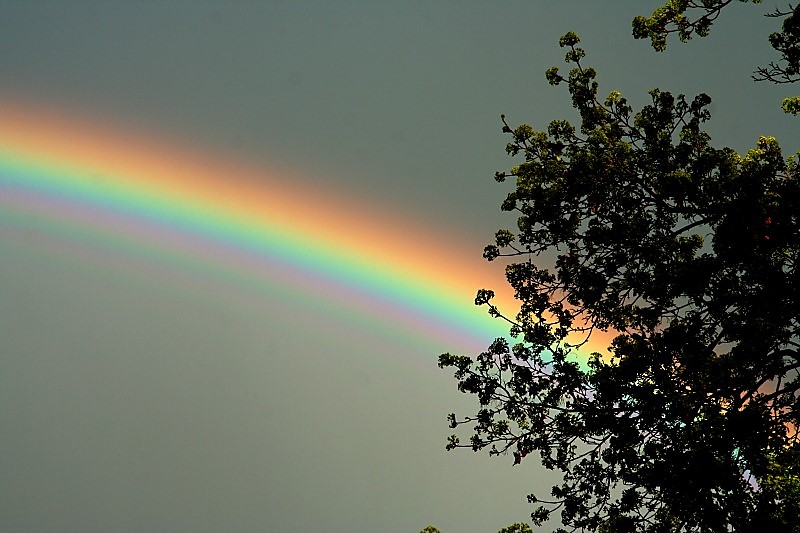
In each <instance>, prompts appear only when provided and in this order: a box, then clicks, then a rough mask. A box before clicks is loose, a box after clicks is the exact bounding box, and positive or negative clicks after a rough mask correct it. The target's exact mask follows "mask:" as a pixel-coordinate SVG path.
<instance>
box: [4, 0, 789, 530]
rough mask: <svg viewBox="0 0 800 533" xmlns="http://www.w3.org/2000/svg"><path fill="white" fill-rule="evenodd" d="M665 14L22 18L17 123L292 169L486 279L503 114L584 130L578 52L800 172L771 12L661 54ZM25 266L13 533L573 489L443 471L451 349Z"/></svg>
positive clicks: (507, 11) (9, 314) (339, 519)
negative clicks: (772, 66)
mask: <svg viewBox="0 0 800 533" xmlns="http://www.w3.org/2000/svg"><path fill="white" fill-rule="evenodd" d="M657 4H658V2H652V1H649V2H644V1H641V0H638V1H633V0H631V1H622V0H619V1H611V0H607V1H598V0H591V1H573V0H561V1H558V2H552V1H548V2H545V1H534V0H529V1H519V2H517V1H498V2H477V1H476V2H471V1H462V2H454V1H436V2H435V1H427V2H423V1H417V2H393V3H390V2H376V1H364V2H348V1H343V2H331V1H324V2H323V1H320V2H310V1H304V2H289V1H286V2H266V1H265V2H255V1H244V0H241V1H232V0H228V1H226V2H221V1H220V2H212V1H205V2H201V1H196V0H192V1H188V0H187V1H164V2H156V1H144V0H141V1H127V2H126V1H121V0H120V1H97V2H87V1H83V0H72V1H70V2H63V1H51V2H44V1H32V0H25V1H22V0H20V1H11V0H0V100H9V101H16V100H18V99H24V100H25V101H26V102H34V103H36V102H41V103H43V104H46V105H47V106H48V107H49V108H53V109H63V110H64V111H65V112H68V113H70V114H73V115H75V116H83V117H87V118H88V119H92V118H102V119H104V120H109V119H110V120H112V121H113V122H114V123H115V124H118V125H119V128H120V130H121V131H125V130H127V129H130V130H133V129H135V130H137V131H145V132H146V131H152V132H153V133H154V134H155V133H158V134H164V135H169V136H172V137H174V138H177V139H180V140H181V141H182V142H185V143H187V144H189V145H192V146H194V147H197V148H198V149H201V150H204V151H207V152H208V153H211V154H221V155H224V156H226V157H242V158H246V159H247V160H250V161H256V162H262V163H263V164H265V165H276V166H279V167H283V168H291V169H293V171H295V172H296V174H295V175H299V176H304V177H306V178H307V180H308V182H307V183H305V184H304V185H311V186H315V185H318V186H319V187H322V188H326V189H328V190H336V191H338V192H340V193H342V194H344V195H347V196H350V197H352V198H354V199H356V200H357V201H359V202H368V203H369V204H370V205H372V206H377V208H379V209H382V210H385V211H387V212H391V213H394V214H397V215H399V216H401V217H405V218H406V219H408V220H414V221H417V222H421V223H422V224H425V225H430V226H431V227H433V228H436V229H437V230H439V231H441V232H443V233H444V234H445V235H452V238H453V240H454V241H458V242H463V243H466V244H465V246H472V247H474V250H475V254H474V260H475V261H476V262H479V261H481V256H480V251H481V249H482V246H483V245H484V244H485V243H486V242H487V241H488V240H489V238H490V236H491V235H492V233H493V232H494V231H495V230H496V229H497V228H498V227H499V226H500V225H508V220H506V219H504V218H503V217H502V216H501V215H500V214H499V207H498V206H499V203H500V201H501V199H502V198H503V197H504V196H505V194H506V193H507V192H508V191H507V190H506V189H504V187H503V186H501V185H498V184H496V183H495V182H494V181H493V179H492V176H493V174H494V171H495V170H500V169H505V168H507V167H508V166H511V165H512V164H513V161H512V160H510V159H508V158H507V157H506V156H505V152H504V147H505V143H506V142H507V141H506V139H505V138H504V137H503V135H502V134H501V133H500V126H501V125H500V122H499V115H500V114H501V113H505V114H506V115H507V117H508V119H509V121H510V122H512V123H515V124H516V123H519V122H528V123H532V124H533V125H534V126H535V127H543V126H544V125H545V124H546V122H547V121H549V120H551V119H560V118H574V113H572V110H571V109H570V107H569V97H568V95H567V94H566V91H565V90H564V89H563V88H554V87H550V86H549V85H548V84H547V82H546V81H545V79H544V71H545V70H546V69H547V68H548V67H550V66H551V65H554V64H559V65H561V64H562V58H563V51H562V50H560V49H559V48H558V46H557V41H558V37H559V36H560V35H562V34H563V33H565V32H566V31H568V30H574V31H576V32H577V33H579V34H580V35H581V37H582V38H583V46H584V47H585V48H586V50H587V52H588V57H587V58H586V60H585V62H586V64H587V65H593V66H595V67H596V68H597V69H598V72H599V76H598V81H599V82H600V91H601V93H602V94H607V93H608V92H609V91H611V90H619V91H621V92H622V93H623V95H625V96H626V97H628V99H629V100H630V101H631V102H632V103H634V104H636V105H640V104H642V103H644V102H645V101H646V98H647V95H646V91H647V90H649V89H651V88H653V87H660V88H662V89H663V90H670V91H673V92H675V93H679V92H683V93H686V94H687V95H694V94H696V93H698V92H706V93H708V94H710V95H711V97H712V99H713V102H714V103H713V104H712V107H711V110H712V114H713V119H712V122H711V124H710V125H709V130H710V132H711V133H712V138H713V140H714V142H715V143H716V144H717V145H718V146H722V145H729V146H732V147H733V148H735V149H737V150H740V151H742V150H746V149H747V148H748V147H750V146H752V145H754V143H755V141H756V140H757V138H758V136H759V135H765V134H768V135H775V136H777V137H778V139H779V140H781V141H782V145H783V146H784V150H785V151H786V152H787V153H791V152H793V151H794V150H795V149H796V148H797V146H796V133H795V132H796V131H797V129H796V128H797V124H798V123H797V121H796V120H792V119H791V118H788V117H786V116H784V115H783V114H782V113H781V112H780V109H779V103H780V100H781V99H782V98H783V97H785V96H788V95H789V93H788V92H787V88H786V87H774V86H768V85H764V84H756V83H754V82H752V81H751V80H750V73H751V72H752V70H753V68H754V67H755V66H756V65H758V64H765V63H766V62H768V61H769V60H770V59H773V55H772V54H771V50H770V48H769V45H768V42H767V40H766V36H767V35H768V33H769V32H770V31H774V22H775V21H774V20H770V19H764V18H762V17H760V16H759V14H760V13H762V12H764V9H765V8H764V7H762V6H752V5H749V4H746V5H745V4H739V3H738V2H737V3H736V4H735V5H732V6H731V7H730V8H729V9H728V10H727V11H725V12H724V13H723V14H722V16H720V18H719V20H718V21H717V23H716V25H715V26H714V28H713V30H714V31H712V34H711V36H710V37H709V38H706V39H702V40H696V41H693V42H691V43H689V44H686V45H679V43H672V44H671V47H670V51H669V52H668V53H665V54H656V53H655V52H653V51H652V49H651V48H649V46H648V45H647V44H646V43H645V42H642V41H634V40H633V39H632V38H631V36H630V20H631V19H632V18H633V17H634V16H635V15H637V14H647V12H648V10H652V8H653V7H654V6H655V5H657ZM771 7H772V6H767V8H771ZM0 194H3V190H2V189H0ZM0 220H2V211H0ZM20 242H21V241H19V240H18V239H14V238H13V235H11V234H10V232H9V231H0V257H1V258H2V260H0V302H2V303H0V368H1V369H2V371H0V427H2V428H3V429H2V438H0V530H3V531H41V532H46V531H53V532H55V531H76V532H78V531H186V532H201V531H208V532H213V531H242V532H244V531H353V532H365V533H366V532H373V531H397V532H416V531H418V530H419V529H421V528H422V527H424V526H425V525H427V524H429V523H433V524H436V525H437V526H438V527H439V528H441V530H442V531H443V532H444V533H455V532H472V531H474V532H485V531H496V530H498V529H499V528H500V527H502V526H505V525H508V524H510V523H512V522H515V521H523V520H525V519H527V517H528V515H529V513H530V511H531V510H532V509H531V508H530V506H528V505H527V504H526V503H525V495H526V494H527V493H528V492H530V491H532V490H535V489H539V490H541V489H542V487H546V486H547V485H548V483H547V476H548V475H547V474H546V473H544V472H542V471H540V470H539V469H537V468H536V466H535V465H533V464H530V465H523V466H521V467H515V468H512V467H511V463H512V460H511V459H510V458H508V457H504V458H497V459H489V458H488V457H486V456H483V455H475V454H472V453H471V452H468V451H460V452H450V453H446V452H445V451H444V444H445V438H446V436H447V435H448V433H449V430H448V428H447V427H446V421H445V415H446V414H447V413H448V412H450V411H452V410H458V411H459V412H462V413H464V412H466V411H468V410H470V409H472V408H473V407H474V406H473V402H472V399H471V398H465V397H463V396H462V395H460V394H459V393H458V391H457V390H456V387H455V382H454V380H452V378H451V377H450V376H449V375H448V374H447V373H445V372H442V371H440V370H439V369H438V368H436V364H435V360H436V356H437V355H438V353H439V351H441V350H442V349H443V348H442V347H441V346H439V345H437V344H436V343H434V342H428V341H425V340H420V339H418V338H415V336H414V335H413V333H412V332H408V331H401V330H399V329H398V330H396V331H393V329H392V327H390V326H387V327H383V328H365V327H364V324H365V322H364V320H363V319H360V318H357V317H355V318H354V317H353V316H348V308H347V302H339V303H333V302H326V301H322V300H315V299H314V297H313V295H309V294H307V293H303V292H302V291H298V290H295V289H296V288H293V287H291V286H288V287H282V288H280V291H283V292H280V294H281V295H282V297H281V298H280V305H276V304H275V301H274V300H259V298H258V297H256V296H253V295H246V294H241V293H240V292H237V291H236V290H234V289H233V288H232V289H231V290H230V291H226V290H225V287H224V285H223V286H222V287H220V285H219V284H217V285H214V288H213V289H212V288H204V286H203V285H202V284H199V285H193V286H192V287H190V288H187V287H188V286H187V285H181V284H176V285H175V286H170V285H164V284H155V283H154V282H153V278H152V277H148V276H147V275H144V274H142V275H141V276H138V275H132V274H131V273H130V272H124V273H123V272H118V271H115V270H114V269H109V268H105V267H103V265H100V264H97V263H93V262H92V261H90V260H89V259H87V260H86V261H85V262H81V261H79V260H77V261H76V260H75V258H74V257H73V258H69V259H68V258H60V257H58V256H57V255H54V252H52V251H47V250H43V249H42V247H41V246H34V245H31V246H26V245H24V244H20ZM425 260H426V259H425V258H420V261H425ZM498 275H499V276H501V275H502V274H501V273H499V274H498ZM498 279H502V278H501V277H498ZM209 287H210V285H209ZM275 290H276V291H278V290H279V289H277V288H276V289H275ZM275 294H279V293H278V292H276V293H275ZM472 297H473V294H465V295H464V305H465V306H468V305H470V304H471V300H472ZM308 323H313V324H314V325H315V326H314V328H313V330H311V331H309V329H308V328H307V327H304V325H307V324H308ZM489 341H490V339H487V344H488V342H489ZM444 349H447V348H444ZM453 349H458V347H454V348H453Z"/></svg>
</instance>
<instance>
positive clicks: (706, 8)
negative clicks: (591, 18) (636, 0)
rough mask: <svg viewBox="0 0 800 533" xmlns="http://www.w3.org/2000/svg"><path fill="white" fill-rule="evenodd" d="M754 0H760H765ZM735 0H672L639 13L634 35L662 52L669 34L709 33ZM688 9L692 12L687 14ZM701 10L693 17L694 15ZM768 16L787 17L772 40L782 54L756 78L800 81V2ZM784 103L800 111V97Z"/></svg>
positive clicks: (687, 36) (792, 110) (754, 0)
mask: <svg viewBox="0 0 800 533" xmlns="http://www.w3.org/2000/svg"><path fill="white" fill-rule="evenodd" d="M739 1H740V2H744V3H746V2H748V1H752V3H753V4H760V3H761V1H762V0H739ZM732 2H733V0H703V1H701V2H699V3H698V2H695V1H693V0H669V1H667V2H666V3H664V4H663V5H662V6H660V7H659V8H658V9H656V10H655V11H653V13H652V14H651V15H650V16H649V17H643V16H638V17H636V18H635V19H634V20H633V36H634V38H636V39H650V42H651V44H652V46H653V49H655V50H657V51H659V52H661V51H664V50H666V48H667V38H668V36H669V35H670V34H677V35H678V38H679V39H680V40H681V41H682V42H686V41H688V40H690V39H691V38H692V37H693V36H694V35H697V36H698V37H705V36H707V35H708V33H709V32H710V30H711V26H712V25H713V23H714V21H715V20H716V19H717V17H718V16H719V14H720V13H721V12H722V10H723V9H724V8H726V7H728V6H729V5H730V4H731V3H732ZM687 12H688V13H689V15H688V16H687ZM694 14H697V16H696V17H694V18H693V15H694ZM765 16H767V17H772V18H783V19H784V21H783V26H782V28H781V31H780V32H773V33H771V34H770V36H769V42H770V44H771V45H772V48H774V49H775V50H776V51H777V52H778V53H779V54H780V59H779V60H778V61H777V62H775V61H770V63H769V64H768V65H767V66H766V67H758V68H757V69H756V70H755V72H754V73H753V79H754V80H756V81H771V82H773V83H794V82H797V81H800V4H798V5H797V6H795V7H792V6H791V5H790V6H789V8H788V9H785V10H782V9H778V8H776V9H775V10H774V11H772V12H769V13H767V14H766V15H765ZM781 107H782V108H783V110H784V111H785V112H786V113H791V114H792V115H798V114H800V97H798V96H792V97H788V98H785V99H784V100H783V103H782V104H781Z"/></svg>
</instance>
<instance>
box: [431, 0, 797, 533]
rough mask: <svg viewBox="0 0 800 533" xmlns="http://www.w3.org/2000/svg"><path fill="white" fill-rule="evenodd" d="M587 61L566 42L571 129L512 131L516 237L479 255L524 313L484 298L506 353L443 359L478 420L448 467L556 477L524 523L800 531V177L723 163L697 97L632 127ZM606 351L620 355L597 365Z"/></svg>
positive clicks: (750, 156)
mask: <svg viewBox="0 0 800 533" xmlns="http://www.w3.org/2000/svg"><path fill="white" fill-rule="evenodd" d="M728 3H730V2H729V1H728V2H721V1H718V2H716V3H715V2H703V5H705V4H710V5H712V6H713V5H717V6H721V7H724V6H725V5H727V4H728ZM669 4H679V5H687V6H691V5H693V3H692V2H669ZM721 7H720V8H721ZM712 20H713V19H712ZM703 24H705V23H703ZM691 28H693V30H692V31H694V32H695V33H698V34H702V32H705V31H707V26H703V25H702V24H700V23H697V24H695V26H693V27H690V29H691ZM686 31H688V30H686ZM579 41H580V40H579V38H578V36H577V35H576V34H574V33H571V32H570V33H567V34H566V35H564V36H563V37H562V38H561V40H560V45H561V46H562V47H563V48H565V49H566V50H567V53H566V58H565V59H566V62H567V63H568V64H569V65H570V70H569V73H568V74H566V75H562V74H561V73H560V72H559V70H558V69H557V68H556V67H553V68H551V69H549V70H548V71H547V73H546V77H547V79H548V81H549V82H550V83H551V84H553V85H563V86H566V88H567V89H568V91H569V94H570V95H571V98H572V105H573V107H574V108H575V109H576V110H577V111H578V113H579V115H580V124H578V125H577V126H574V125H572V124H571V123H569V122H568V121H564V120H555V121H553V122H551V123H550V124H549V125H548V126H547V128H546V129H545V130H543V131H538V130H536V129H534V128H532V127H531V126H529V125H526V124H522V125H519V126H512V125H510V124H509V123H508V122H507V121H506V118H505V117H503V118H502V121H503V131H504V132H506V133H507V134H508V135H509V136H510V142H509V143H508V145H507V148H506V151H507V152H508V154H509V155H511V156H516V157H521V158H522V159H523V161H522V162H521V163H520V164H519V165H518V166H515V167H513V168H512V169H511V170H510V171H507V172H498V173H496V175H495V178H496V179H497V181H499V182H505V181H506V180H508V179H509V178H513V180H514V188H513V190H512V191H511V192H510V193H509V194H508V197H507V198H506V200H505V201H504V202H503V204H502V209H503V210H504V211H508V212H514V213H515V214H516V215H517V229H515V230H509V229H501V230H499V231H498V232H497V233H496V236H495V241H494V242H493V243H492V244H490V245H489V246H487V247H486V249H485V251H484V257H485V258H486V259H488V260H490V261H492V260H496V259H498V258H504V261H505V262H507V263H508V264H507V266H506V277H507V280H508V282H509V284H510V285H511V287H512V288H513V290H514V293H515V296H516V298H517V299H518V301H519V303H520V311H519V313H517V314H516V316H512V317H508V316H505V315H504V314H503V310H501V309H499V308H498V307H496V306H495V305H494V304H493V303H492V298H493V296H494V294H493V292H492V291H490V290H483V289H482V290H480V291H479V292H478V294H477V297H476V300H475V303H476V304H478V305H486V306H487V307H488V310H489V312H490V314H492V315H493V316H496V317H500V318H503V319H506V320H508V321H509V323H510V336H509V339H506V338H498V339H496V340H495V341H494V342H493V343H492V344H491V345H490V346H489V348H488V349H487V350H486V351H485V352H484V353H481V354H480V355H478V356H477V357H476V358H475V359H474V360H473V358H471V357H469V356H464V355H452V354H443V355H441V356H440V358H439V366H440V367H443V368H444V367H449V368H452V369H454V371H455V377H456V379H457V381H458V387H459V389H460V390H461V391H462V392H465V393H471V394H475V395H476V396H477V398H478V401H479V404H480V408H479V410H478V411H477V413H476V414H474V415H472V416H467V417H464V418H459V417H456V415H455V414H451V415H449V417H448V418H449V422H450V426H451V427H452V428H459V427H461V426H466V427H469V428H470V429H471V436H470V438H469V441H468V442H467V443H462V442H461V440H460V438H459V436H458V435H452V436H451V437H450V438H449V441H448V449H453V448H459V447H467V448H471V449H473V450H475V451H479V450H488V452H489V454H491V455H508V456H510V457H513V461H512V463H513V464H518V463H521V462H522V461H526V460H529V459H530V458H531V457H534V456H538V458H539V460H540V461H541V463H542V464H543V465H544V466H545V467H546V468H548V469H551V470H556V471H559V472H560V473H561V475H562V479H561V482H560V484H558V485H556V486H554V487H553V488H552V491H551V494H549V495H547V496H546V497H542V495H534V494H532V495H530V496H529V497H528V499H529V501H530V502H532V503H535V504H537V507H536V508H535V510H534V512H533V513H532V519H533V522H534V523H535V524H536V525H541V524H542V523H543V522H544V521H546V520H548V519H549V518H550V515H551V513H553V512H554V511H557V512H559V513H560V519H561V523H562V525H563V526H565V527H569V528H572V530H576V529H584V530H589V531H624V532H628V531H653V532H661V531H709V532H718V531H719V532H723V531H724V532H727V531H751V530H755V529H756V528H758V530H759V531H762V530H763V531H792V530H800V526H798V524H800V446H798V430H797V427H798V422H799V420H798V416H800V394H799V393H798V391H800V373H799V371H800V351H798V350H799V349H800V339H799V338H798V328H800V270H799V269H798V253H799V252H800V182H798V179H800V165H798V160H797V159H796V158H794V157H790V158H785V157H784V156H783V155H782V153H781V149H780V147H779V145H778V142H777V141H776V140H775V139H774V138H771V137H761V138H759V139H758V141H757V143H756V146H755V147H754V148H753V149H751V150H750V151H748V152H747V153H746V154H743V155H740V154H738V153H737V152H736V151H734V150H732V149H730V148H715V147H713V146H712V145H711V140H710V136H709V135H708V133H707V132H706V131H704V129H703V124H704V123H705V122H706V121H708V120H709V118H710V114H709V111H708V109H707V107H708V105H709V103H710V101H711V100H710V98H709V97H708V96H707V95H705V94H700V95H698V96H696V97H694V98H692V99H687V98H686V97H684V96H683V95H678V96H673V95H672V94H670V93H669V92H665V91H660V90H658V89H654V90H652V91H651V92H650V103H649V104H647V105H645V106H644V107H643V108H642V109H640V110H638V111H637V112H634V110H633V109H632V107H631V106H630V105H629V104H628V103H627V101H626V99H625V98H623V97H622V95H621V94H620V93H619V92H616V91H614V92H611V93H610V94H609V95H608V96H607V97H606V98H601V97H599V96H598V84H597V82H596V81H595V78H596V72H595V71H594V69H592V68H590V67H587V66H585V65H584V64H583V60H584V57H585V55H586V54H585V51H584V50H583V49H582V48H580V47H579V46H578V44H579ZM598 331H605V332H611V333H613V334H614V335H615V337H614V340H613V342H612V343H611V345H610V347H609V351H608V353H607V354H601V353H594V354H592V355H591V357H590V358H589V359H588V363H587V362H586V360H585V359H582V358H581V357H578V356H577V354H578V353H579V352H581V351H585V350H586V347H587V346H588V345H587V342H588V340H589V339H590V338H591V337H592V336H593V335H597V333H598Z"/></svg>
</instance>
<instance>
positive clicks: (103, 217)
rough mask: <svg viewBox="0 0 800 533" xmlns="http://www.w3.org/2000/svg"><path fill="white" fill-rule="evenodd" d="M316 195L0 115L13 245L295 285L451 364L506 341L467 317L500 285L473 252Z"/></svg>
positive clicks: (40, 113)
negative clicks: (447, 354)
mask: <svg viewBox="0 0 800 533" xmlns="http://www.w3.org/2000/svg"><path fill="white" fill-rule="evenodd" d="M308 182H309V180H307V179H303V178H301V177H299V176H297V175H296V174H294V173H292V172H290V171H285V170H275V169H264V168H263V167H257V166H255V165H249V164H247V163H244V162H242V161H241V160H231V159H225V158H224V157H222V156H219V157H211V156H209V155H207V154H205V153H201V152H199V151H198V150H196V149H194V150H193V149H191V148H189V147H187V146H184V145H181V143H179V142H177V141H175V140H174V139H167V138H166V137H164V136H161V137H155V136H154V135H153V134H152V133H148V134H141V133H139V134H136V133H133V132H131V131H128V132H120V131H119V128H115V127H111V126H109V125H108V124H104V123H102V122H99V121H93V122H90V121H87V120H85V119H78V118H76V117H74V116H68V115H66V114H64V113H62V112H56V111H54V110H52V109H47V110H43V109H41V108H40V107H37V106H32V105H20V104H12V103H8V102H0V228H2V230H0V231H2V234H1V235H2V236H3V238H4V239H17V240H18V241H20V239H22V237H21V236H22V235H24V234H25V231H26V230H27V229H29V228H31V227H36V228H37V231H38V232H44V233H45V234H46V235H45V237H46V238H47V242H48V246H49V247H52V248H53V249H54V250H55V249H56V248H58V249H60V250H61V252H60V253H73V255H80V256H81V257H90V258H91V257H93V258H94V260H95V261H101V262H102V261H105V262H106V264H109V265H111V266H113V267H115V268H125V265H129V266H130V265H132V264H135V265H136V267H135V268H132V267H131V268H132V270H138V269H141V268H148V269H150V270H154V271H157V272H158V271H160V275H161V276H162V277H163V276H169V277H170V278H171V279H173V280H174V279H175V278H176V275H177V276H178V277H180V276H182V275H183V276H185V277H187V278H188V277H191V276H194V277H195V278H196V279H197V278H198V276H199V277H200V278H201V279H203V280H205V281H209V280H211V281H215V282H218V283H232V284H238V285H239V286H240V287H241V288H245V289H247V290H248V291H253V290H255V292H257V293H258V292H261V293H262V294H265V295H268V294H269V293H270V291H271V290H272V289H271V287H272V288H273V289H274V287H275V286H276V285H277V286H285V285H286V284H288V285H289V286H291V287H293V289H295V290H296V291H300V292H303V291H304V292H305V297H319V298H323V299H326V300H329V301H331V300H332V301H336V302H339V303H340V304H341V305H342V307H343V308H344V309H346V310H348V312H354V313H359V314H360V316H361V317H362V318H370V319H371V320H372V324H371V326H376V325H377V326H378V327H384V328H387V329H390V328H405V329H406V330H407V333H409V334H415V335H423V336H426V337H428V338H429V339H431V340H436V341H438V345H441V346H442V347H443V348H448V347H449V349H453V350H454V351H458V350H463V349H465V350H476V349H482V348H485V346H486V345H487V343H488V342H489V341H490V340H491V339H492V338H494V337H495V336H498V335H503V334H504V333H505V329H506V328H505V326H504V325H503V324H502V323H501V322H500V321H497V320H493V319H491V318H490V317H488V316H487V315H486V312H485V310H482V309H478V308H475V307H474V306H473V305H471V300H472V298H473V297H474V294H475V291H476V289H478V288H480V287H483V286H485V285H500V284H501V283H502V281H503V280H502V272H497V271H496V270H495V271H494V272H493V273H492V269H490V268H487V267H486V266H485V265H483V264H482V262H481V259H480V257H479V254H478V253H477V251H475V253H464V250H463V249H458V247H455V246H453V238H452V236H447V235H441V234H437V232H436V230H435V229H432V228H430V227H426V226H425V225H424V223H421V222H417V221H411V220H405V219H403V220H400V219H396V218H395V219H392V218H391V217H389V216H387V215H386V214H385V213H382V212H381V211H380V210H379V209H375V208H371V207H370V206H369V203H368V202H364V201H359V199H358V198H356V199H352V198H349V197H345V195H344V194H343V193H342V192H340V191H331V190H320V189H319V188H315V187H312V186H311V185H309V184H308ZM498 274H499V276H498ZM492 276H493V277H494V278H495V280H494V281H493V282H492V281H491V280H492ZM273 292H274V290H273Z"/></svg>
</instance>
